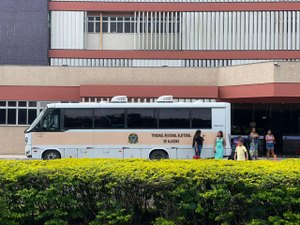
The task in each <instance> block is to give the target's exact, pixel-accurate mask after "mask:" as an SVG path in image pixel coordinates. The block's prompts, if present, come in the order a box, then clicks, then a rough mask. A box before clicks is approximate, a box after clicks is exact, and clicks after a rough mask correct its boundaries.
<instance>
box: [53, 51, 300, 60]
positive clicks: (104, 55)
mask: <svg viewBox="0 0 300 225" xmlns="http://www.w3.org/2000/svg"><path fill="white" fill-rule="evenodd" d="M49 58H81V59H238V60H244V59H253V60H261V59H266V60H272V59H284V60H286V59H300V50H220V51H215V50H207V51H202V50H200V51H199V50H194V51H193V50H192V51H167V50H165V51H144V50H49Z"/></svg>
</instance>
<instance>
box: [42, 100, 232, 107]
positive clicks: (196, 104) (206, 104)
mask: <svg viewBox="0 0 300 225" xmlns="http://www.w3.org/2000/svg"><path fill="white" fill-rule="evenodd" d="M229 105H230V104H229V103H225V102H200V101H196V102H173V103H157V102H151V103H107V102H98V103H97V102H88V103H85V102H82V103H51V104H48V105H47V107H48V108H71V109H72V108H225V107H228V106H229Z"/></svg>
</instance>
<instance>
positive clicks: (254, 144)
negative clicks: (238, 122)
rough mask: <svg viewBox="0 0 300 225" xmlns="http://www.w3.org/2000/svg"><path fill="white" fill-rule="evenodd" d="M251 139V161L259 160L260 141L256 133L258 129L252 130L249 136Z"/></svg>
mask: <svg viewBox="0 0 300 225" xmlns="http://www.w3.org/2000/svg"><path fill="white" fill-rule="evenodd" d="M249 138H250V150H249V153H250V157H251V159H254V158H255V159H257V157H258V140H259V135H258V133H256V129H255V128H252V130H251V133H250V135H249Z"/></svg>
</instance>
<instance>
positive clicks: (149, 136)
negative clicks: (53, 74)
mask: <svg viewBox="0 0 300 225" xmlns="http://www.w3.org/2000/svg"><path fill="white" fill-rule="evenodd" d="M198 129H200V130H201V131H202V134H204V135H205V138H204V139H205V140H204V144H203V149H202V153H201V157H202V158H210V157H214V149H213V147H214V141H215V137H216V134H217V132H218V131H219V130H221V131H223V132H224V137H226V147H225V149H224V155H229V154H230V152H231V148H230V141H229V135H230V104H229V103H221V102H192V103H179V102H176V103H175V102H173V101H172V96H162V97H160V98H158V100H157V102H155V103H128V102H127V98H126V96H118V97H114V98H113V99H112V101H111V102H110V103H106V102H100V103H53V104H48V105H47V106H46V107H45V108H44V109H43V111H42V112H41V113H40V114H39V116H38V117H37V118H36V119H35V120H34V122H33V123H32V125H31V126H30V127H29V128H28V129H27V130H26V131H25V145H26V146H25V154H26V156H27V157H29V158H34V159H57V158H150V159H160V158H170V159H192V158H193V156H194V149H193V148H192V140H193V136H194V133H195V131H196V130H198Z"/></svg>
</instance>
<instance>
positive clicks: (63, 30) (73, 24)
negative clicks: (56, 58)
mask: <svg viewBox="0 0 300 225" xmlns="http://www.w3.org/2000/svg"><path fill="white" fill-rule="evenodd" d="M84 44H85V43H84V12H69V11H52V12H51V49H84Z"/></svg>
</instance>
